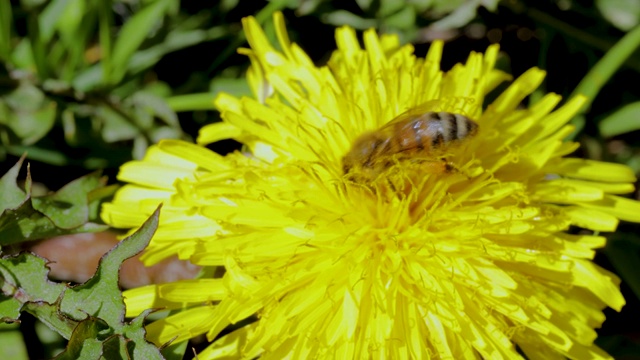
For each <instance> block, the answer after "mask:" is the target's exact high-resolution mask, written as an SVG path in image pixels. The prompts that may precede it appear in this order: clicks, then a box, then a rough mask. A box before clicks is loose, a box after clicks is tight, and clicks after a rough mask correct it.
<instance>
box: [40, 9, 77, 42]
mask: <svg viewBox="0 0 640 360" xmlns="http://www.w3.org/2000/svg"><path fill="white" fill-rule="evenodd" d="M68 3H69V0H52V1H51V2H50V3H49V4H48V5H47V6H46V7H45V8H44V10H42V13H41V14H40V17H39V19H38V20H39V21H40V33H41V34H42V41H43V42H45V43H48V42H49V41H50V40H51V38H52V37H53V33H54V32H55V29H56V24H57V23H58V21H59V19H60V17H61V15H62V14H63V12H64V11H65V9H66V7H67V5H68Z"/></svg>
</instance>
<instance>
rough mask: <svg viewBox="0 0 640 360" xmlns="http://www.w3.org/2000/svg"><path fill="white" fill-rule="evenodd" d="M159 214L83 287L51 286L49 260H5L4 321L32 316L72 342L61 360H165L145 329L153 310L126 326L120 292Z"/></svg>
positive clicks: (1, 274)
mask: <svg viewBox="0 0 640 360" xmlns="http://www.w3.org/2000/svg"><path fill="white" fill-rule="evenodd" d="M159 215H160V207H158V209H157V210H156V211H155V212H154V214H153V215H152V216H151V217H150V218H149V219H148V220H147V221H146V222H145V223H144V224H143V225H142V227H141V228H140V229H139V230H138V231H136V232H135V233H134V234H133V235H131V236H130V237H128V238H126V239H124V240H123V241H122V242H120V243H119V244H118V245H116V246H115V247H114V248H113V249H112V250H111V251H109V252H108V253H107V254H105V255H104V256H103V257H102V258H101V259H100V263H99V265H98V269H97V270H96V273H95V275H94V276H93V277H92V278H91V279H89V280H88V281H87V282H85V283H84V284H82V285H78V286H74V287H68V286H66V285H64V284H58V283H54V282H51V281H49V280H48V279H47V275H48V268H47V267H46V263H45V260H44V259H42V258H40V257H38V256H35V255H33V254H29V253H22V254H19V255H16V256H11V257H6V258H2V259H0V286H1V287H0V290H1V293H0V317H2V319H3V320H4V321H11V320H16V319H17V318H18V316H19V313H20V312H21V311H28V312H29V313H31V314H33V315H35V316H36V317H37V318H38V319H40V320H41V321H42V322H43V323H44V324H46V325H47V326H48V327H49V328H51V329H52V330H54V331H56V332H58V333H59V334H61V335H62V336H63V337H65V338H67V339H69V343H68V345H67V348H66V349H65V351H64V352H63V353H61V354H60V355H59V356H58V357H57V358H56V359H99V358H106V359H131V358H133V359H162V356H161V354H160V351H159V350H158V349H157V348H156V347H155V346H154V345H153V344H151V343H149V342H147V341H146V340H145V330H144V327H143V325H144V320H145V318H146V317H147V315H148V314H149V313H150V310H147V311H145V312H143V313H142V314H141V315H139V316H138V317H137V318H135V319H134V320H132V321H131V322H130V323H125V322H124V314H125V307H124V301H123V299H122V294H121V292H120V289H119V287H118V282H119V275H118V273H119V270H120V266H121V265H122V262H123V261H124V260H126V259H128V258H130V257H132V256H135V255H136V254H138V253H140V252H141V251H142V250H143V249H144V248H145V247H146V246H147V245H148V243H149V241H150V240H151V237H152V236H153V234H154V233H155V231H156V229H157V226H158V219H159Z"/></svg>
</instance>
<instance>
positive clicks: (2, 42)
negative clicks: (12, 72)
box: [0, 0, 13, 61]
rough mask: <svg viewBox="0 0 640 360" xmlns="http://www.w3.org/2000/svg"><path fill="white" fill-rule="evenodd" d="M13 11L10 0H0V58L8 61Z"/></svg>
mask: <svg viewBox="0 0 640 360" xmlns="http://www.w3.org/2000/svg"><path fill="white" fill-rule="evenodd" d="M12 15H13V13H12V10H11V1H10V0H0V59H2V60H3V61H8V60H9V59H10V57H11V56H10V55H11V29H12V28H13V16H12Z"/></svg>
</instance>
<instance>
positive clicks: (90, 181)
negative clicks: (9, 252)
mask: <svg viewBox="0 0 640 360" xmlns="http://www.w3.org/2000/svg"><path fill="white" fill-rule="evenodd" d="M22 162H23V159H20V161H19V162H18V163H17V164H16V165H14V166H13V167H12V168H11V170H9V172H7V173H6V174H5V175H4V176H3V177H2V178H0V191H1V192H2V194H3V196H2V197H1V198H0V211H1V212H0V245H8V244H13V243H17V242H23V241H27V240H36V239H42V238H47V237H53V236H56V235H62V234H74V233H82V232H93V231H101V230H106V229H107V227H106V226H105V225H101V224H98V223H95V222H92V221H94V220H95V219H97V217H98V201H99V200H100V199H101V198H104V197H105V196H109V195H110V193H111V192H112V191H113V190H115V189H114V188H113V187H111V188H107V189H105V188H104V182H105V179H101V178H100V174H99V173H97V172H96V173H93V174H90V175H87V176H84V177H82V178H79V179H77V180H74V181H72V182H71V183H69V184H67V185H66V186H64V187H63V188H62V189H60V190H59V191H58V192H55V193H53V194H49V195H45V196H41V197H33V196H32V194H31V176H30V174H29V171H28V168H27V179H26V191H23V190H22V189H21V188H20V187H19V186H18V184H17V177H18V173H19V171H20V168H21V166H22Z"/></svg>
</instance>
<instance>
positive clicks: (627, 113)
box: [598, 101, 640, 137]
mask: <svg viewBox="0 0 640 360" xmlns="http://www.w3.org/2000/svg"><path fill="white" fill-rule="evenodd" d="M598 128H599V129H600V134H601V135H602V136H604V137H611V136H616V135H620V134H626V133H628V132H630V131H634V130H639V129H640V101H638V102H634V103H631V104H628V105H625V106H623V107H621V108H620V109H618V110H616V111H615V112H614V113H613V114H611V115H609V116H607V117H606V118H605V119H604V120H602V121H601V122H600V123H599V124H598Z"/></svg>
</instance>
